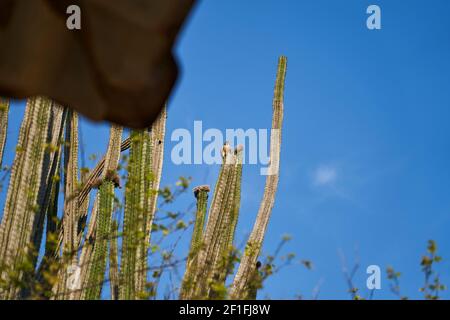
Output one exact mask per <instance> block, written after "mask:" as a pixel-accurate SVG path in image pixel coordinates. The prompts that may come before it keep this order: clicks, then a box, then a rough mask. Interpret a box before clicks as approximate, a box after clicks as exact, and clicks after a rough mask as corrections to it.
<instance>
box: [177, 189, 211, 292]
mask: <svg viewBox="0 0 450 320" xmlns="http://www.w3.org/2000/svg"><path fill="white" fill-rule="evenodd" d="M209 191H210V188H209V186H207V185H204V186H198V187H196V188H194V195H195V198H196V199H197V211H196V214H195V222H194V231H193V234H192V238H191V245H190V249H189V254H188V257H187V262H186V271H185V273H184V278H183V282H182V284H181V289H180V299H189V298H190V292H191V291H192V290H193V285H194V277H195V275H196V274H197V267H198V262H197V261H198V253H199V251H200V250H201V248H202V245H203V230H204V227H205V218H206V208H207V205H208V193H209Z"/></svg>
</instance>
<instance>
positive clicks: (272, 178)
mask: <svg viewBox="0 0 450 320" xmlns="http://www.w3.org/2000/svg"><path fill="white" fill-rule="evenodd" d="M286 67H287V59H286V58H285V57H280V59H279V62H278V72H277V79H276V84H275V92H274V99H273V116H272V129H274V130H272V133H271V143H270V161H271V165H272V166H273V169H274V170H273V172H272V174H271V175H268V176H267V178H266V184H265V188H264V195H263V199H262V202H261V205H260V207H259V211H258V214H257V217H256V221H255V224H254V227H253V230H252V233H251V234H250V237H249V239H248V242H247V247H246V252H244V255H243V257H242V259H241V263H240V265H239V269H238V271H237V274H236V276H235V278H234V281H233V284H232V287H231V292H230V296H231V297H232V298H234V299H242V298H247V297H248V288H249V282H250V280H251V278H252V275H253V274H254V270H255V266H256V263H257V259H258V256H259V253H260V250H261V245H262V242H263V239H264V234H265V232H266V228H267V225H268V222H269V218H270V215H271V212H272V207H273V204H274V201H275V193H276V191H277V187H278V172H279V161H280V146H281V128H282V122H283V99H284V83H285V76H286ZM275 130H276V131H275ZM274 133H275V134H274Z"/></svg>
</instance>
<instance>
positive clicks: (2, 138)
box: [0, 97, 9, 169]
mask: <svg viewBox="0 0 450 320" xmlns="http://www.w3.org/2000/svg"><path fill="white" fill-rule="evenodd" d="M8 112H9V100H8V99H3V98H1V97H0V169H1V168H2V160H3V150H4V149H5V143H6V134H7V132H8Z"/></svg>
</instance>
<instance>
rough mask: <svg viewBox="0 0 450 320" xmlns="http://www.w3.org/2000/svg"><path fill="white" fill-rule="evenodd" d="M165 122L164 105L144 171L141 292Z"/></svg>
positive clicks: (160, 171)
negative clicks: (148, 167)
mask: <svg viewBox="0 0 450 320" xmlns="http://www.w3.org/2000/svg"><path fill="white" fill-rule="evenodd" d="M166 122H167V106H166V105H165V106H164V107H163V108H162V110H161V112H160V114H159V116H158V118H157V119H156V120H155V121H154V122H153V124H152V127H151V131H150V136H149V138H150V141H149V144H148V147H147V148H151V154H150V153H149V154H148V158H147V159H146V163H151V168H152V169H151V172H148V171H146V173H145V174H146V177H145V179H144V180H145V190H144V211H143V212H144V218H143V220H144V230H143V233H144V236H145V238H144V243H142V246H141V247H140V249H139V251H138V253H139V255H138V257H137V259H138V261H139V264H138V268H139V270H137V290H138V292H142V291H143V290H144V287H145V285H146V283H147V268H148V266H147V264H148V261H147V260H148V247H149V245H150V238H151V231H152V224H153V219H154V217H155V212H156V205H157V200H158V195H159V192H158V191H159V188H160V183H161V176H162V169H163V159H164V145H165V135H166Z"/></svg>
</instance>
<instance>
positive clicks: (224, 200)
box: [180, 143, 242, 299]
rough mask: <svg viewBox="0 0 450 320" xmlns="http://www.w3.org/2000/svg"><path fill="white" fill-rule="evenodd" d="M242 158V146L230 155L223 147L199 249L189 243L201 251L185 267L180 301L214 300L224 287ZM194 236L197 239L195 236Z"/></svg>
mask: <svg viewBox="0 0 450 320" xmlns="http://www.w3.org/2000/svg"><path fill="white" fill-rule="evenodd" d="M241 156H242V147H241V146H239V147H238V148H237V149H236V150H235V151H234V152H232V151H231V147H230V145H229V144H228V143H225V145H224V146H223V149H222V159H223V163H222V166H221V168H220V172H219V178H218V180H217V183H216V187H215V190H214V195H213V199H212V202H211V206H210V209H209V214H208V219H207V222H206V227H205V231H204V234H203V236H202V241H201V245H200V246H199V245H198V244H197V241H195V242H192V245H194V246H195V247H200V249H199V252H198V253H196V255H198V256H196V257H195V259H193V260H192V261H190V262H189V265H187V272H186V275H185V280H184V282H183V286H182V290H181V294H180V297H181V298H182V299H192V298H201V299H205V298H217V297H218V296H217V292H216V291H217V288H219V287H223V286H224V283H225V274H226V272H225V271H224V269H225V268H226V265H227V263H224V261H225V260H227V259H228V258H229V254H230V252H231V251H230V249H231V248H230V242H231V243H232V239H231V240H230V238H233V237H234V229H235V226H236V221H237V212H236V209H237V208H238V205H237V203H236V201H239V200H238V198H240V185H241V177H242V160H241ZM237 190H239V191H237ZM197 201H198V200H197ZM196 230H197V229H196ZM194 236H195V237H197V235H196V234H194ZM192 245H191V246H192ZM191 252H195V249H194V248H193V247H191Z"/></svg>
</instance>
